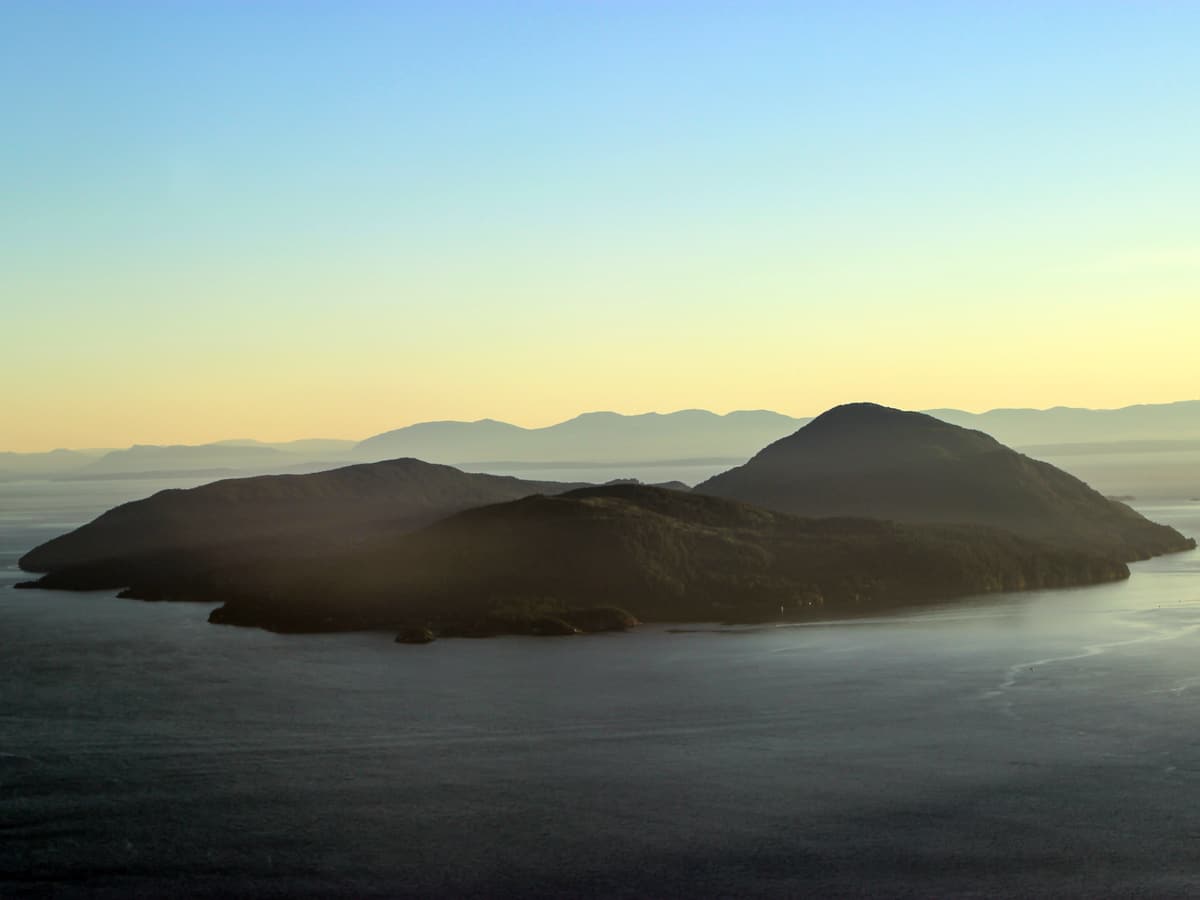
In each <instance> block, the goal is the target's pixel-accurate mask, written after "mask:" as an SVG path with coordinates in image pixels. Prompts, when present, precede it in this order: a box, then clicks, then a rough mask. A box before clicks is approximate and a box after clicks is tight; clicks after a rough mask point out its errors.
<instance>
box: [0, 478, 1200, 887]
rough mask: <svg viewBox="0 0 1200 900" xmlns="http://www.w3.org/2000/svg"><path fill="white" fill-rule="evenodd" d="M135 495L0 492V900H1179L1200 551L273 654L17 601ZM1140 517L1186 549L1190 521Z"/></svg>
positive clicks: (1193, 840)
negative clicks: (794, 608) (860, 601)
mask: <svg viewBox="0 0 1200 900" xmlns="http://www.w3.org/2000/svg"><path fill="white" fill-rule="evenodd" d="M160 486H162V485H159V484H155V483H150V482H135V483H131V482H87V483H65V484H64V483H58V484H54V483H48V482H45V483H32V482H29V483H21V484H4V485H0V895H2V896H5V897H9V896H23V895H29V896H44V895H47V894H50V895H56V896H89V897H125V896H141V897H166V896H211V897H224V896H246V895H257V896H278V897H285V896H287V897H291V896H312V897H325V896H404V895H440V896H445V895H457V896H461V895H474V896H504V895H522V896H535V897H561V896H580V895H590V896H597V895H601V896H617V897H645V896H689V895H690V896H697V895H704V896H727V897H735V896H737V897H754V896H778V897H792V896H799V895H809V896H864V897H866V896H911V897H933V896H948V895H959V896H962V895H972V896H994V895H997V894H1003V895H1020V896H1030V895H1040V896H1056V897H1061V896H1076V897H1098V896H1122V895H1125V896H1135V895H1136V896H1147V897H1161V896H1179V897H1184V896H1195V895H1196V894H1197V893H1200V554H1198V553H1197V552H1192V553H1188V554H1183V555H1177V556H1171V557H1166V558H1163V559H1158V560H1154V561H1151V562H1147V563H1141V564H1138V565H1136V566H1134V575H1133V578H1132V579H1130V580H1129V581H1128V582H1125V583H1121V584H1115V585H1107V586H1103V587H1096V588H1087V589H1080V590H1070V591H1056V592H1040V593H1031V594H1023V595H1008V596H1003V597H990V598H986V599H981V600H976V601H969V602H965V603H962V604H958V605H955V606H951V607H943V608H936V609H925V610H919V611H915V612H911V613H909V614H905V615H897V616H891V617H887V618H879V619H870V620H857V621H852V622H845V623H828V624H821V625H808V626H803V627H767V628H754V629H735V630H709V629H705V628H690V629H689V630H687V631H685V632H683V633H673V632H672V631H671V630H670V629H667V628H661V627H655V628H643V629H641V630H639V631H637V632H636V633H632V634H626V635H602V636H592V637H579V638H553V639H552V638H541V639H539V638H499V639H491V640H482V641H472V640H444V641H438V642H436V643H434V644H431V645H429V646H424V647H410V646H399V645H396V644H394V643H392V639H391V637H392V636H391V635H388V634H350V635H327V636H288V637H284V636H278V635H272V634H268V633H266V632H262V631H257V630H247V629H234V628H224V627H216V626H210V625H208V624H206V622H205V618H206V616H207V614H208V611H209V608H210V607H208V606H203V605H190V604H143V603H139V602H136V601H124V600H118V599H116V598H115V597H113V596H111V595H107V594H70V593H46V592H26V591H21V592H18V591H11V590H9V589H8V587H9V586H10V585H11V584H12V583H14V582H15V581H17V580H20V579H21V577H22V576H21V575H20V574H19V573H18V572H17V571H16V569H15V565H16V559H17V557H18V556H19V554H20V553H21V552H23V551H24V550H26V549H28V548H29V547H31V546H33V545H34V544H36V543H38V542H40V541H41V540H44V539H46V538H48V537H50V536H52V535H54V534H56V533H58V532H61V531H63V530H65V529H67V528H69V527H71V526H73V525H75V524H78V523H79V522H81V521H84V520H86V519H88V518H90V517H91V516H93V515H95V514H96V513H98V512H99V511H101V510H102V509H104V508H106V507H107V506H109V505H111V504H112V503H114V502H117V501H118V500H121V499H128V498H129V497H133V496H138V495H142V494H145V493H147V492H149V490H153V489H156V488H157V487H160ZM1144 511H1145V512H1146V513H1147V514H1149V515H1150V516H1151V517H1153V518H1155V519H1158V520H1159V521H1164V522H1169V523H1170V524H1173V525H1175V526H1176V527H1179V528H1180V529H1181V530H1183V531H1185V532H1186V533H1188V534H1191V535H1197V534H1200V503H1184V502H1180V503H1178V504H1161V505H1157V506H1154V507H1147V508H1145V509H1144Z"/></svg>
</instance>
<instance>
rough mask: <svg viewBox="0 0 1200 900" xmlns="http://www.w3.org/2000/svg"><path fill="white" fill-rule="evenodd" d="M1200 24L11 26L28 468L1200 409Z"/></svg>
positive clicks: (4, 356) (762, 14)
mask: <svg viewBox="0 0 1200 900" xmlns="http://www.w3.org/2000/svg"><path fill="white" fill-rule="evenodd" d="M1197 47H1200V4H1196V3H1184V2H1179V3H1154V2H1141V0H1139V2H1124V3H1104V2H1087V3H1083V2H1080V3H1070V2H1049V0H1046V2H1037V3H1029V2H1003V3H1002V2H954V3H900V2H891V0H888V2H875V3H868V2H860V3H840V2H839V3H832V2H830V3H788V4H773V3H753V2H728V3H706V2H686V3H685V2H671V3H668V2H650V0H641V2H568V0H559V2H546V3H516V2H498V0H490V2H484V0H479V2H474V3H453V2H441V0H439V2H429V3H353V2H345V0H340V2H330V3H300V2H288V3H283V2H253V3H252V2H239V3H218V2H204V3H188V2H158V0H153V2H151V0H147V2H143V3H118V2H103V3H101V2H91V3H89V2H79V0H72V2H67V3H60V4H56V3H52V2H43V0H38V2H29V3H22V2H15V0H6V2H4V3H2V4H0V99H2V100H3V109H4V114H3V125H2V126H0V311H2V313H3V335H4V341H3V345H2V350H0V388H2V389H3V394H4V401H5V410H4V412H5V415H4V417H3V424H0V449H12V450H42V449H49V448H52V447H56V446H76V447H86V446H124V445H128V444H130V443H133V442H143V443H172V442H185V443H198V442H202V441H207V440H215V439H220V438H229V437H246V436H253V437H259V438H263V439H275V440H280V439H286V438H293V437H305V436H327V437H355V438H358V437H364V436H366V435H369V434H372V433H374V432H378V431H382V430H385V429H388V428H394V427H398V426H400V425H404V424H407V423H410V422H413V421H420V420H424V419H434V418H466V419H474V418H479V417H484V416H490V417H494V418H502V419H506V420H509V421H514V422H517V423H519V424H523V425H541V424H548V423H550V422H553V421H557V420H560V419H564V418H567V417H570V416H572V415H574V414H576V413H578V412H581V411H584V410H591V409H615V410H618V411H621V412H643V411H648V410H659V411H669V410H673V409H679V408H684V407H705V408H710V409H715V410H717V411H725V410H729V409H737V408H772V409H777V410H779V411H781V412H786V413H791V414H796V415H802V414H811V413H815V412H818V411H820V410H821V409H824V408H826V407H828V406H830V405H833V404H835V403H839V402H843V401H847V400H859V399H871V400H876V401H879V402H883V403H888V404H893V405H898V406H903V407H908V408H928V407H944V406H956V407H960V408H966V409H974V410H982V409H987V408H991V407H995V406H1050V405H1055V404H1068V405H1082V406H1103V407H1111V406H1121V405H1126V404H1129V403H1136V402H1159V401H1168V400H1178V399H1190V398H1194V397H1196V396H1198V395H1200V389H1198V388H1197V385H1198V384H1200V370H1198V367H1197V359H1200V169H1198V168H1197V160H1200V114H1198V106H1197V96H1198V94H1200V53H1198V52H1197Z"/></svg>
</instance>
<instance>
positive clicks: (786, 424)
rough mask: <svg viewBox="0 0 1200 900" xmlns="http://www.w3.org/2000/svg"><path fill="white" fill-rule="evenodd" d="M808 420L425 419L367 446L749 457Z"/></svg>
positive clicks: (498, 456)
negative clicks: (521, 422) (536, 424)
mask: <svg viewBox="0 0 1200 900" xmlns="http://www.w3.org/2000/svg"><path fill="white" fill-rule="evenodd" d="M805 421H807V420H806V419H793V418H791V417H790V416H784V415H780V414H779V413H774V412H768V411H766V410H745V411H740V412H731V413H728V414H727V415H723V416H721V415H717V414H716V413H711V412H708V411H707V410H703V409H685V410H680V411H679V412H673V413H666V414H659V413H646V414H644V415H637V416H624V415H620V414H618V413H614V412H593V413H585V414H583V415H581V416H576V417H575V418H574V419H569V420H567V421H565V422H559V423H558V424H556V425H550V426H548V427H546V428H521V427H519V426H517V425H510V424H508V423H507V422H497V421H495V420H493V419H482V420H480V421H478V422H421V423H419V424H416V425H410V426H408V427H406V428H398V429H396V430H395V431H389V432H385V433H384V434H379V435H375V436H374V437H371V438H367V439H366V440H365V441H362V442H361V443H359V444H358V446H357V447H356V448H355V451H354V452H355V454H356V455H357V456H358V457H359V458H364V459H381V458H385V457H393V456H415V457H418V458H420V459H428V460H431V461H436V462H447V463H451V464H455V465H457V464H459V463H481V462H492V461H525V462H529V461H533V462H545V461H554V462H637V461H642V460H658V459H695V458H711V457H726V458H732V459H745V458H746V457H748V456H749V455H750V454H751V453H753V452H754V451H755V450H757V449H758V448H759V447H761V446H762V445H763V444H765V443H767V442H768V441H773V440H775V439H776V438H778V437H781V436H782V435H785V434H788V433H790V432H792V431H794V430H795V429H796V428H797V427H798V425H800V424H803V423H804V422H805Z"/></svg>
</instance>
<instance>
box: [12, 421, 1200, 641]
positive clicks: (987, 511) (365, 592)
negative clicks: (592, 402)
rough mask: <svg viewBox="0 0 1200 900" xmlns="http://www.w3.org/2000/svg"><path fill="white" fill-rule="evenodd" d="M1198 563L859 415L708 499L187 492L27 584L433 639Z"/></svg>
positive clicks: (859, 601)
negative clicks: (1169, 555) (1159, 560)
mask: <svg viewBox="0 0 1200 900" xmlns="http://www.w3.org/2000/svg"><path fill="white" fill-rule="evenodd" d="M714 494H722V495H724V496H713V495H714ZM746 501H752V502H746ZM1194 546H1195V543H1194V541H1192V540H1191V539H1189V538H1185V537H1184V536H1182V535H1180V534H1179V533H1178V532H1176V531H1174V530H1173V529H1171V528H1167V527H1165V526H1162V525H1157V524H1155V523H1153V522H1150V521H1148V520H1147V519H1145V518H1144V517H1142V516H1141V515H1139V514H1138V513H1137V512H1135V511H1134V510H1132V509H1130V508H1129V507H1127V506H1125V505H1124V504H1121V503H1117V502H1114V501H1112V500H1109V499H1107V498H1105V497H1103V496H1101V495H1100V494H1099V493H1097V492H1095V491H1093V490H1092V489H1091V488H1089V487H1088V486H1087V485H1085V484H1083V482H1081V481H1079V480H1078V479H1075V478H1073V477H1072V476H1070V475H1067V474H1066V473H1064V472H1061V471H1060V470H1057V469H1055V468H1054V467H1052V466H1049V465H1047V464H1045V463H1038V462H1036V461H1033V460H1030V459H1028V458H1027V457H1024V456H1021V455H1020V454H1017V453H1015V452H1014V451H1012V450H1009V449H1008V448H1006V447H1004V446H1003V445H1001V444H999V443H998V442H996V441H995V440H993V439H992V438H990V437H988V436H987V435H984V434H982V433H980V432H973V431H968V430H966V429H962V428H958V427H956V426H953V425H947V424H946V423H944V422H940V421H938V420H935V419H932V418H930V417H928V416H924V415H920V414H916V413H905V412H901V411H899V410H890V409H887V408H885V407H878V406H874V405H872V404H854V405H851V406H847V407H839V408H837V409H835V410H831V411H830V412H829V413H826V414H825V415H823V416H820V417H818V418H817V419H815V420H814V421H813V422H811V423H809V424H808V425H806V426H805V427H804V428H801V429H800V430H799V431H798V432H796V434H794V435H792V436H791V437H789V438H784V439H783V440H782V441H779V442H777V443H776V444H773V445H771V446H770V447H768V448H766V449H765V450H764V451H763V452H762V453H760V454H759V455H758V456H756V457H755V458H754V459H752V460H751V461H750V462H749V463H747V464H746V465H745V466H742V467H739V468H738V469H735V470H732V471H731V472H728V473H726V474H725V475H721V476H718V477H717V478H715V479H713V480H712V481H710V482H707V483H705V484H702V485H699V486H698V487H697V489H696V490H695V491H692V492H686V491H682V490H672V489H668V488H662V487H649V486H642V485H636V484H610V485H605V486H601V487H595V486H588V487H579V486H577V485H567V484H558V483H546V482H528V481H522V480H520V479H515V478H500V477H496V476H489V475H470V474H467V473H464V472H460V471H458V470H457V469H453V468H451V467H449V466H436V465H430V464H427V463H423V462H420V461H418V460H394V461H389V462H383V463H374V464H365V465H358V466H350V467H346V468H343V469H337V470H333V471H330V472H322V473H316V474H311V475H289V476H263V477H258V478H248V479H232V480H227V481H222V482H216V483H214V484H210V485H205V486H203V487H200V488H194V489H192V490H186V491H164V492H162V493H160V494H156V495H155V496H153V497H150V498H147V499H146V500H141V501H137V502H134V503H130V504H125V505H124V506H121V507H117V508H115V509H113V510H110V511H109V512H107V513H105V514H104V515H102V516H100V517H99V518H97V519H96V520H95V521H93V522H91V523H89V524H87V525H84V526H82V527H81V528H79V529H76V530H75V531H73V532H71V533H69V534H66V535H63V536H61V537H59V538H56V539H54V540H52V541H49V542H47V543H46V544H43V545H42V546H40V547H38V548H35V549H34V550H33V551H31V552H30V553H29V554H27V555H26V556H25V557H23V558H22V559H21V563H20V564H21V566H22V568H24V569H26V570H28V571H33V572H40V573H43V575H42V577H41V578H40V579H39V580H38V581H36V582H29V583H26V585H25V586H28V587H44V588H65V589H76V590H87V589H123V592H124V594H125V595H126V596H130V597H137V598H141V599H146V600H195V601H205V602H214V603H220V604H221V606H219V607H218V608H217V609H215V610H214V611H213V613H212V615H211V621H213V622H215V623H221V624H236V625H248V626H258V627H263V628H269V629H272V630H276V631H339V630H350V629H392V630H397V631H399V632H400V633H401V636H402V637H403V638H404V639H405V640H411V641H412V642H420V641H423V640H427V639H429V638H432V637H435V636H449V635H472V636H475V635H478V636H482V635H489V634H501V633H522V634H570V633H575V632H578V631H585V632H586V631H603V630H614V629H620V628H624V627H628V626H629V625H631V624H634V623H635V622H637V621H638V620H641V621H663V622H667V621H675V622H698V621H723V622H761V621H767V620H779V619H792V618H803V617H810V616H814V615H821V616H828V617H835V616H844V615H856V614H861V613H863V612H869V611H878V610H885V609H894V608H898V607H902V606H906V605H911V604H917V603H928V602H933V601H941V600H947V599H951V598H955V597H962V596H967V595H972V594H982V593H993V592H999V591H1018V590H1028V589H1035V588H1052V587H1068V586H1076V585H1086V584H1095V583H1101V582H1106V581H1112V580H1116V579H1120V578H1125V577H1128V575H1129V569H1128V567H1127V566H1126V562H1127V561H1130V560H1134V559H1141V558H1144V557H1146V556H1150V555H1155V554H1158V553H1165V552H1172V551H1177V550H1185V549H1189V548H1191V547H1194Z"/></svg>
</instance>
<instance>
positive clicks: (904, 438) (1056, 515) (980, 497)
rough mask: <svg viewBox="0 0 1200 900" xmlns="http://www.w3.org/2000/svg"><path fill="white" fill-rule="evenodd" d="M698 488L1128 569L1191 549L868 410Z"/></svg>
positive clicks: (985, 440)
mask: <svg viewBox="0 0 1200 900" xmlns="http://www.w3.org/2000/svg"><path fill="white" fill-rule="evenodd" d="M696 490H697V491H698V492H700V493H706V494H713V495H716V496H722V497H730V498H734V499H738V500H743V501H746V502H748V503H755V504H758V505H761V506H765V507H769V508H771V509H777V510H781V511H784V512H791V513H795V514H797V515H803V516H867V517H871V518H878V519H895V520H898V521H904V522H970V523H975V524H980V525H988V526H992V527H997V528H1003V529H1006V530H1009V531H1012V532H1014V533H1016V534H1021V535H1024V536H1026V537H1030V538H1034V539H1036V540H1041V541H1046V542H1049V543H1053V544H1058V545H1061V546H1065V547H1074V548H1076V549H1081V550H1086V551H1088V552H1092V553H1099V554H1102V555H1105V556H1108V557H1111V558H1113V559H1120V560H1125V561H1129V560H1136V559H1145V558H1146V557H1149V556H1154V555H1158V554H1160V553H1169V552H1172V551H1177V550H1184V549H1187V548H1189V547H1191V546H1193V544H1192V542H1191V541H1189V539H1187V538H1184V537H1183V536H1182V535H1181V534H1179V533H1178V532H1177V531H1175V530H1174V529H1172V528H1168V527H1166V526H1163V525H1157V524H1155V523H1153V522H1151V521H1149V520H1148V519H1146V518H1144V517H1143V516H1141V515H1140V514H1138V513H1137V512H1135V511H1134V510H1132V509H1130V508H1129V507H1128V506H1126V505H1124V504H1123V503H1118V502H1114V501H1112V500H1109V499H1108V498H1106V497H1104V496H1102V495H1101V494H1099V493H1098V492H1096V491H1094V490H1092V489H1091V488H1090V487H1088V486H1087V485H1086V484H1084V483H1083V482H1082V481H1080V480H1079V479H1078V478H1075V477H1074V476H1072V475H1068V474H1067V473H1066V472H1063V471H1062V470H1060V469H1056V468H1055V467H1054V466H1052V465H1050V464H1049V463H1045V462H1040V461H1038V460H1034V459H1030V458H1029V457H1027V456H1024V455H1022V454H1020V453H1017V452H1015V451H1013V450H1011V449H1009V448H1008V447H1005V446H1004V445H1003V444H1001V443H1000V442H998V441H997V440H996V439H995V438H993V437H990V436H989V435H986V434H984V433H982V432H979V431H972V430H969V429H965V428H960V427H958V426H956V425H951V424H948V423H946V422H943V421H941V420H939V419H936V418H934V417H932V416H928V415H924V414H922V413H915V412H904V411H901V410H897V409H890V408H888V407H883V406H877V405H875V404H872V403H853V404H848V405H846V406H839V407H836V408H834V409H831V410H829V411H828V412H826V413H824V414H822V415H821V416H818V417H817V418H816V419H814V420H813V421H812V422H810V423H809V424H808V425H805V426H804V427H803V428H801V429H800V430H799V431H797V432H796V433H795V434H793V435H790V436H788V437H786V438H783V439H781V440H779V441H776V442H775V443H773V444H771V445H770V446H768V447H766V448H765V449H763V450H762V451H761V452H760V453H758V454H757V455H756V456H754V457H753V458H752V459H751V460H750V461H749V462H747V463H746V464H745V465H742V466H739V467H737V468H735V469H732V470H730V471H728V472H724V473H722V474H720V475H717V476H716V477H714V478H711V479H709V480H708V481H705V482H703V483H702V484H699V485H697V486H696Z"/></svg>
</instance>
